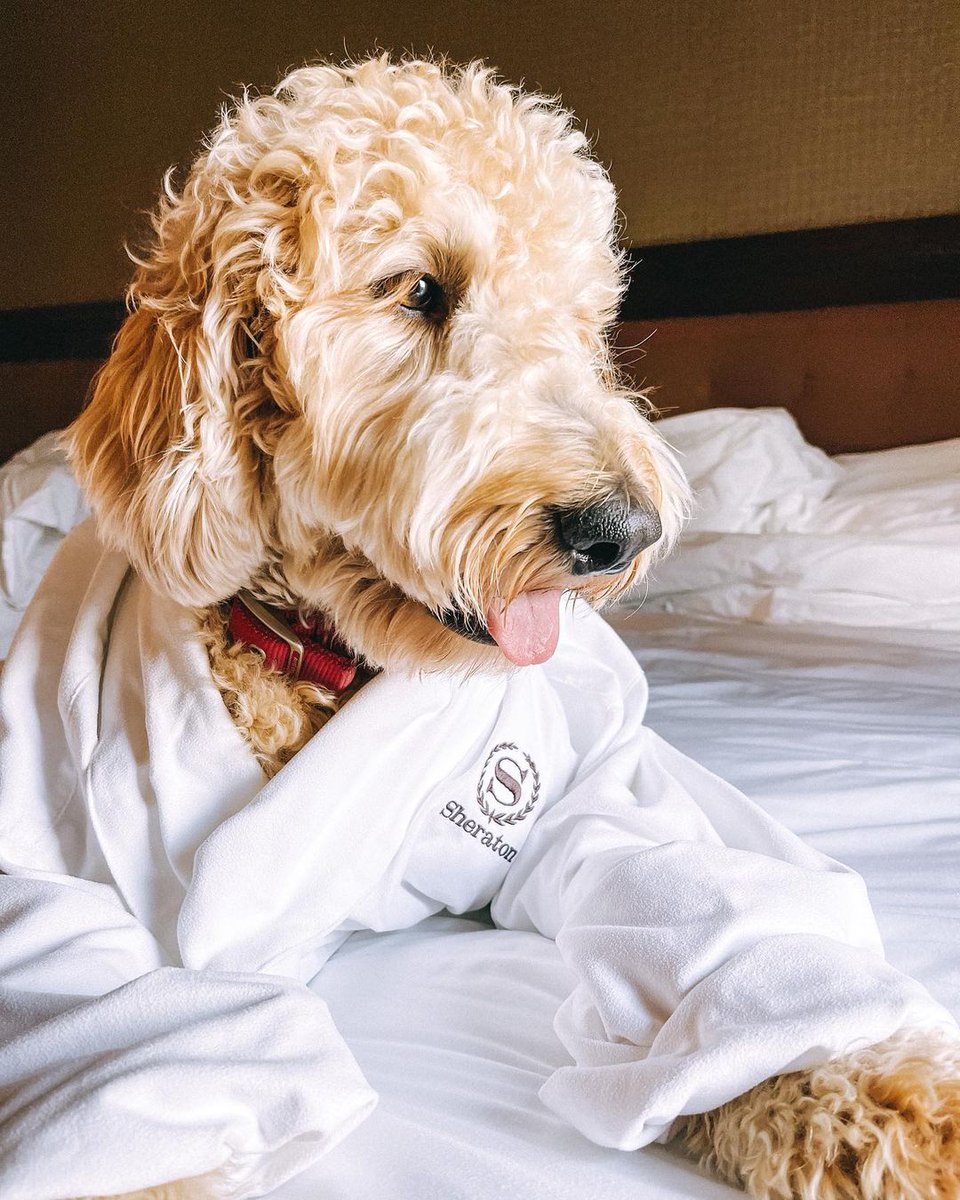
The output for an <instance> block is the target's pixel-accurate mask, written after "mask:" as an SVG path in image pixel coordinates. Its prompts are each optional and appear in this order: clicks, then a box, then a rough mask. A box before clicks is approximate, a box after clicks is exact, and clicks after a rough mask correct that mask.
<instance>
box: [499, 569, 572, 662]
mask: <svg viewBox="0 0 960 1200" xmlns="http://www.w3.org/2000/svg"><path fill="white" fill-rule="evenodd" d="M487 629H489V630H490V636H491V637H492V638H493V639H494V641H495V642H496V643H497V645H498V646H499V647H500V649H501V650H502V651H503V653H504V654H505V655H506V657H507V658H509V660H510V661H511V662H512V663H516V665H517V666H518V667H529V666H531V665H532V664H533V663H542V662H546V661H547V659H548V658H549V657H550V655H551V654H552V653H553V652H554V650H556V648H557V639H558V638H559V637H560V589H559V588H551V589H550V590H549V591H542V592H522V593H521V594H520V595H519V596H518V597H517V598H516V600H513V601H511V603H510V604H508V605H504V603H503V601H502V600H495V601H494V602H493V604H491V605H490V608H489V609H488V610H487Z"/></svg>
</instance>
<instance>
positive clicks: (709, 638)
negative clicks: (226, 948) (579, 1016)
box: [276, 612, 960, 1200]
mask: <svg viewBox="0 0 960 1200" xmlns="http://www.w3.org/2000/svg"><path fill="white" fill-rule="evenodd" d="M613 623H614V625H615V626H616V627H617V628H618V629H619V631H620V632H621V634H622V635H623V636H624V637H625V639H626V640H627V642H628V643H629V644H630V645H631V647H632V648H633V649H634V652H635V653H636V655H637V657H638V658H639V660H640V661H641V663H642V664H643V666H644V667H645V669H646V670H647V671H648V674H649V676H650V679H651V693H652V699H651V707H650V716H649V720H650V723H651V724H652V725H653V726H654V727H655V728H656V729H657V730H658V731H659V732H661V733H662V734H663V735H664V736H665V737H667V738H668V739H669V740H670V741H672V742H673V743H674V744H675V745H677V746H678V747H679V748H681V749H682V750H684V751H686V752H687V753H688V754H691V755H693V756H694V757H696V758H698V759H699V760H700V761H701V762H703V763H705V764H706V765H707V766H709V767H710V768H712V769H713V770H715V771H716V772H718V773H719V774H721V775H723V776H725V777H726V778H728V779H730V780H731V781H732V782H734V783H736V784H738V785H739V786H740V787H741V788H743V789H744V790H745V791H747V792H748V793H749V794H750V795H752V796H753V797H754V798H755V799H757V800H758V801H759V802H760V803H762V804H763V805H764V806H765V807H766V808H767V809H768V810H769V811H770V812H772V813H773V814H774V815H775V816H776V817H778V818H779V819H780V820H781V821H783V822H784V823H785V824H786V825H788V826H790V827H791V828H793V829H794V830H796V831H797V832H799V833H801V834H802V835H804V836H805V837H806V838H808V839H809V840H810V841H811V842H813V843H814V844H815V845H816V846H817V847H818V848H820V849H821V850H823V851H825V852H826V853H828V854H831V855H835V856H836V857H839V858H842V859H843V860H845V861H846V862H849V863H850V864H852V865H853V866H855V867H856V868H857V869H858V870H860V871H861V872H862V874H863V875H864V876H865V877H866V879H867V882H868V885H869V887H870V890H871V893H872V897H873V900H874V904H875V906H876V910H877V915H878V919H879V922H880V925H881V929H882V931H883V934H884V938H885V941H886V945H887V950H888V955H889V957H890V958H891V959H892V960H893V961H894V962H895V963H896V964H897V965H898V966H900V967H902V968H903V969H904V970H907V971H909V972H910V973H912V974H914V975H916V976H918V977H919V978H920V979H922V980H923V982H925V983H926V984H927V986H928V987H929V988H930V989H931V991H932V992H933V993H934V995H935V996H936V997H937V998H938V999H939V1000H941V1002H943V1003H944V1004H945V1005H946V1006H947V1007H949V1008H951V1009H952V1011H954V1012H955V1013H960V888H958V869H957V863H958V861H960V736H958V735H960V705H958V701H957V680H958V679H960V655H958V654H957V653H956V652H953V651H949V650H945V649H944V648H943V645H942V639H939V638H938V636H937V635H936V634H931V633H918V632H897V631H891V630H869V631H861V632H857V631H851V630H843V631H839V630H824V629H819V630H818V629H812V628H810V627H805V628H784V627H777V628H772V627H760V626H756V625H744V624H726V623H722V622H704V621H700V622H696V621H690V620H689V619H686V618H676V617H664V616H654V617H649V616H640V615H637V616H632V615H630V613H629V612H623V613H621V614H619V615H615V616H614V617H613ZM569 987H570V978H569V976H568V974H567V970H566V968H565V967H564V965H563V963H562V962H561V961H560V959H559V955H558V953H557V951H556V948H555V947H554V946H553V944H552V943H549V942H546V941H544V940H543V939H540V938H538V937H535V936H533V935H528V934H523V933H507V932H503V931H495V930H491V929H489V928H487V927H485V926H484V924H483V923H482V921H467V920H462V919H454V918H443V917H438V918H434V919H432V920H431V921H428V922H425V923H424V924H423V925H421V926H418V927H417V928H415V929H413V930H409V931H406V932H403V933H395V934H388V935H376V934H360V935H356V936H355V937H354V938H353V939H352V940H351V941H350V942H349V943H348V944H347V945H346V946H345V947H344V948H343V949H342V950H341V951H340V952H339V954H338V955H337V956H336V957H335V958H334V959H333V960H332V961H331V962H330V963H329V964H328V965H327V967H326V968H325V969H324V971H323V973H322V975H321V977H320V978H319V979H318V981H317V990H318V991H320V992H321V994H322V995H323V996H324V997H325V998H326V999H327V1001H328V1003H329V1004H330V1006H331V1009H332V1012H333V1015H334V1018H335V1020H336V1022H337V1024H338V1027H339V1028H340V1029H341V1031H342V1032H343V1034H344V1035H345V1037H346V1038H347V1041H348V1042H349V1044H350V1045H351V1048H352V1049H353V1050H354V1052H355V1053H356V1056H357V1058H358V1060H359V1062H360V1065H361V1067H362V1068H363V1070H364V1071H365V1073H366V1075H367V1077H368V1079H369V1080H370V1082H371V1083H372V1085H373V1086H374V1087H375V1088H376V1089H377V1091H378V1092H379V1093H380V1096H381V1100H380V1105H379V1107H378V1109H377V1110H376V1111H375V1112H374V1114H373V1116H372V1117H371V1118H369V1119H368V1120H367V1122H366V1123H365V1124H364V1125H362V1126H361V1127H360V1129H358V1130H357V1131H356V1132H355V1133H354V1134H352V1135H351V1137H349V1138H348V1139H347V1140H346V1141H345V1142H343V1143H342V1144H341V1145H340V1146H338V1147H337V1148H336V1149H335V1150H334V1151H333V1152H332V1153H331V1154H330V1155H329V1156H328V1157H327V1158H326V1159H324V1160H323V1161H322V1162H320V1163H319V1164H318V1165H317V1166H316V1167H315V1168H314V1169H312V1170H310V1171H309V1172H307V1173H306V1174H305V1175H303V1176H300V1177H299V1178H297V1179H295V1180H293V1181H291V1182H290V1183H288V1184H287V1185H285V1186H284V1187H283V1188H282V1189H281V1190H280V1191H279V1192H277V1193H276V1197H277V1198H278V1200H280V1198H282V1200H314V1198H315V1197H318V1196H323V1197H324V1200H348V1198H349V1200H374V1197H376V1200H386V1198H395V1200H414V1198H416V1200H489V1198H491V1197H496V1196H510V1197H531V1198H532V1197H543V1198H549V1200H567V1198H569V1200H574V1198H576V1200H590V1198H592V1197H598V1198H599V1197H601V1196H602V1197H604V1198H605V1200H620V1198H621V1197H622V1198H623V1200H626V1198H627V1197H630V1200H635V1198H636V1196H637V1195H642V1196H643V1197H645V1200H688V1198H693V1200H719V1198H721V1197H728V1198H732V1197H733V1196H736V1195H741V1194H742V1193H739V1192H736V1191H734V1190H733V1189H730V1188H727V1187H725V1186H724V1185H721V1184H719V1183H717V1182H715V1181H714V1180H711V1179H708V1178H706V1177H705V1176H704V1175H702V1174H701V1173H700V1172H698V1171H697V1170H696V1169H695V1168H694V1167H693V1166H692V1165H691V1164H690V1163H688V1162H686V1161H685V1160H683V1159H682V1158H680V1157H679V1156H678V1155H676V1154H675V1153H673V1152H672V1151H671V1150H669V1149H666V1150H665V1149H662V1148H659V1147H654V1148H648V1149H646V1150H642V1151H640V1152H638V1153H636V1154H624V1153H621V1152H618V1151H615V1150H604V1149H601V1148H599V1147H596V1146H594V1145H592V1144H591V1143H589V1142H587V1141H586V1140H585V1139H583V1138H582V1137H581V1136H580V1135H579V1134H577V1133H576V1132H575V1131H573V1130H571V1129H569V1128H567V1127H565V1126H564V1125H563V1124H562V1122H560V1121H559V1119H558V1118H556V1117H555V1116H554V1115H553V1114H552V1113H550V1112H549V1111H548V1110H547V1109H546V1108H545V1106H544V1105H543V1104H542V1103H541V1102H540V1100H539V1099H538V1096H537V1092H538V1090H539V1087H540V1085H541V1084H542V1083H543V1081H544V1080H545V1079H546V1078H547V1076H548V1075H549V1074H550V1073H551V1072H552V1071H553V1070H554V1069H555V1068H556V1067H557V1066H558V1065H560V1064H561V1063H563V1062H565V1061H568V1060H567V1059H566V1056H565V1053H564V1051H563V1049H562V1047H561V1046H560V1044H559V1042H558V1040H557V1038H556V1036H555V1034H554V1033H553V1029H552V1020H553V1014H554V1012H555V1010H556V1008H557V1006H558V1004H559V1003H560V1001H561V1000H562V999H563V997H564V996H565V995H566V994H567V992H568V990H569Z"/></svg>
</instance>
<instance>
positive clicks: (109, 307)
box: [0, 300, 125, 362]
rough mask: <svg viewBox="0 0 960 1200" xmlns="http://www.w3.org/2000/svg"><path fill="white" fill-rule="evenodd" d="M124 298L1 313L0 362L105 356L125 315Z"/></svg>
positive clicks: (45, 360)
mask: <svg viewBox="0 0 960 1200" xmlns="http://www.w3.org/2000/svg"><path fill="white" fill-rule="evenodd" d="M124 312H125V309H124V305H123V301H122V300H102V301H95V302H93V303H92V304H62V305H57V306H55V307H51V308H10V309H7V310H6V311H4V312H0V362H54V361H56V360H58V359H69V358H97V359H104V358H106V357H107V355H108V354H109V353H110V346H111V345H112V343H113V339H114V336H115V335H116V332H117V330H118V329H119V328H120V323H121V321H122V320H123V317H124Z"/></svg>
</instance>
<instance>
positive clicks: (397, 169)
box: [72, 58, 685, 667]
mask: <svg viewBox="0 0 960 1200" xmlns="http://www.w3.org/2000/svg"><path fill="white" fill-rule="evenodd" d="M615 211H616V209H615V197H614V192H613V188H612V186H611V184H610V182H609V180H608V179H607V177H606V175H605V174H604V172H603V170H602V168H601V167H600V166H599V165H598V164H597V163H596V162H595V161H594V160H593V159H592V158H591V157H590V156H589V153H588V146H587V143H586V140H585V138H584V137H583V135H582V134H581V133H579V132H577V131H576V130H575V129H574V128H573V127H572V125H571V122H570V118H569V116H568V114H566V113H565V112H564V111H563V110H561V109H560V108H558V107H557V105H556V104H554V103H552V102H549V101H546V100H544V99H542V98H539V97H534V96H524V95H521V94H519V93H518V92H517V91H516V90H514V89H511V88H508V87H506V86H504V85H503V84H500V83H498V82H496V81H495V80H494V78H493V77H492V75H491V73H490V72H489V71H488V70H486V69H485V68H483V67H482V66H480V65H479V64H474V65H472V66H470V67H467V68H466V69H463V70H450V69H447V68H445V67H443V66H441V65H438V64H435V63H428V62H402V63H393V62H390V61H389V60H388V59H386V58H380V59H374V60H371V61H367V62H363V63H361V64H359V65H354V66H350V67H346V68H333V67H328V66H319V67H309V68H304V69H303V70H299V71H296V72H295V73H294V74H292V75H291V76H290V77H289V78H288V79H286V80H285V81H284V82H283V83H282V84H281V85H280V87H279V88H278V89H277V91H276V92H275V93H274V94H273V95H272V96H266V97H257V98H250V97H245V98H244V100H243V101H242V102H241V103H240V104H239V105H238V106H237V107H236V108H235V109H234V110H233V111H232V112H230V113H229V114H227V115H226V116H225V117H224V119H223V121H222V123H221V125H220V127H219V128H218V129H217V131H216V132H215V133H214V134H213V135H212V137H211V139H210V140H209V142H208V145H207V147H206V150H205V153H204V154H203V155H202V156H201V157H200V158H199V159H198V161H197V162H196V163H195V164H194V166H193V168H192V169H191V171H190V173H189V176H188V178H187V180H186V183H185V185H184V187H183V191H182V194H179V195H178V194H176V193H175V192H174V191H173V190H172V189H171V188H170V187H169V186H168V188H167V190H166V193H165V196H164V198H163V199H162V200H161V204H160V207H159V210H158V212H157V215H156V217H155V220H154V226H155V237H154V239H153V245H152V247H151V249H150V251H149V252H148V253H147V254H146V255H145V256H144V258H143V259H142V260H141V261H139V264H138V271H137V274H136V277H135V279H134V282H133V284H132V285H131V289H130V304H131V312H130V315H129V316H128V318H127V320H126V322H125V324H124V326H123V328H122V330H121V332H120V334H119V336H118V338H117V342H116V345H115V347H114V351H113V355H112V357H111V359H110V361H109V362H108V363H107V365H106V366H105V367H104V369H103V371H102V373H101V375H100V377H99V380H98V383H97V387H96V390H95V393H94V396H93V399H92V401H91V403H90V405H89V407H88V408H87V409H86V410H85V412H84V413H83V415H82V416H81V417H80V418H79V420H78V421H77V422H76V424H75V425H74V427H73V437H72V448H73V449H72V453H73V461H74V463H75V466H76V469H77V471H78V474H79V476H80V478H81V480H82V482H83V483H84V485H85V487H86V490H87V492H88V494H89V496H90V499H91V501H92V503H93V505H94V507H95V509H96V512H97V515H98V519H99V523H100V528H101V531H102V535H103V536H104V537H105V538H106V539H107V540H108V541H109V542H110V543H112V544H114V545H116V546H118V547H120V548H121V549H123V550H124V551H125V552H126V553H127V554H128V555H129V557H130V559H131V561H132V562H133V564H134V565H135V567H136V568H137V570H138V571H139V572H140V573H141V574H142V575H143V576H144V577H145V578H146V579H147V580H149V581H150V582H151V584H153V585H154V586H155V587H157V588H158V589H160V590H162V591H163V592H166V593H167V594H169V595H171V596H173V597H175V598H177V599H178V600H181V601H183V602H184V603H187V604H191V605H204V604H209V603H211V602H213V601H218V600H221V599H224V598H226V597H228V596H230V595H232V594H233V593H234V592H235V591H236V590H237V589H238V588H240V587H244V586H248V587H249V586H251V585H252V586H253V587H254V588H255V589H257V590H259V592H260V593H261V594H265V595H267V596H271V595H272V596H276V597H277V598H278V599H281V600H284V601H285V602H287V603H295V604H300V605H302V606H304V607H314V608H319V609H321V610H323V611H325V612H326V613H327V614H329V615H330V616H331V617H332V618H333V619H334V621H335V622H336V625H337V627H338V629H339V631H340V634H341V636H342V637H343V638H344V639H345V640H346V641H347V642H348V643H349V644H350V645H351V646H353V647H354V649H356V650H357V651H359V652H360V653H362V654H364V655H365V656H366V657H367V658H368V659H369V660H370V661H371V662H372V663H374V664H377V665H385V664H388V663H396V662H405V663H415V664H418V665H422V666H427V667H429V666H434V665H438V664H441V663H449V662H452V663H463V664H468V665H469V664H475V663H485V664H487V665H493V664H494V663H496V662H501V663H502V662H503V661H504V659H503V656H505V657H506V658H507V659H509V660H510V661H513V662H516V663H529V662H534V661H541V660H542V659H543V658H544V657H546V656H548V655H549V654H550V653H551V652H552V649H553V645H554V644H555V640H556V631H557V621H558V607H559V603H560V595H561V592H562V591H564V590H570V589H576V590H578V591H580V592H582V593H583V594H585V595H586V596H587V597H588V598H589V599H591V600H592V601H594V602H600V601H602V600H603V599H605V598H607V597H609V596H613V595H616V594H619V593H621V592H623V591H624V589H626V588H627V587H628V586H630V585H631V584H632V583H634V582H635V581H636V580H637V579H638V578H639V577H640V576H641V575H642V573H643V571H644V570H645V569H646V567H647V566H648V564H649V562H650V560H651V557H652V556H653V555H655V554H657V553H659V552H660V550H661V549H662V548H664V547H665V546H666V545H668V544H669V542H670V540H671V538H672V537H673V535H674V534H675V533H676V531H677V528H678V525H679V523H680V519H681V512H682V507H683V502H684V495H685V491H684V485H683V482H682V479H681V477H680V474H679V472H678V470H677V469H676V467H675V465H674V462H673V459H672V457H671V456H670V454H669V452H668V451H667V450H666V449H665V448H664V446H663V444H662V442H661V440H660V438H659V437H658V435H657V434H656V432H655V431H654V430H653V428H652V427H651V426H650V424H649V423H648V422H647V420H646V419H645V418H644V416H643V415H642V411H641V409H642V402H640V401H639V400H638V398H637V397H631V396H630V395H629V394H627V393H626V392H624V391H622V390H620V389H619V388H618V387H617V386H616V380H615V375H614V371H613V369H612V366H611V362H610V357H609V352H608V346H607V341H606V329H607V326H608V324H609V322H610V321H611V319H612V318H613V316H614V314H615V312H616V308H617V303H618V300H619V296H620V292H621V282H622V281H621V259H620V255H619V253H618V250H617V248H616V241H615ZM494 641H495V642H496V643H499V647H498V646H497V645H495V644H494Z"/></svg>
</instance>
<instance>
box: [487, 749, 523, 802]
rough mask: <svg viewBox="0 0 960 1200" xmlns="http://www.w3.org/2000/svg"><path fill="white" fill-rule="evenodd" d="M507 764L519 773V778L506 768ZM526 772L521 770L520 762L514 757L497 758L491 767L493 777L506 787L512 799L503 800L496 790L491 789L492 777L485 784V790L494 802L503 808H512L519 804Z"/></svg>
mask: <svg viewBox="0 0 960 1200" xmlns="http://www.w3.org/2000/svg"><path fill="white" fill-rule="evenodd" d="M507 764H509V765H510V766H511V767H513V768H514V769H515V770H516V772H517V774H518V775H519V779H518V778H517V777H516V776H515V775H513V774H511V772H510V771H508V770H507V769H506V767H507ZM527 774H528V772H527V771H525V770H523V769H522V768H521V767H520V764H519V763H518V762H516V761H515V760H514V759H512V758H506V757H504V758H498V759H497V761H496V764H495V766H494V768H493V775H494V779H496V781H497V783H499V784H500V785H501V786H502V787H505V788H506V789H507V791H508V792H509V793H510V795H511V797H512V799H510V800H504V799H501V798H500V797H499V796H497V794H496V792H494V790H493V779H491V780H490V782H489V783H488V784H487V792H488V793H489V795H490V796H491V797H492V798H493V801H494V803H496V804H499V805H501V807H503V808H513V807H514V806H515V805H517V804H519V803H520V797H521V796H522V794H523V781H524V780H525V779H526V777H527Z"/></svg>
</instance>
